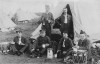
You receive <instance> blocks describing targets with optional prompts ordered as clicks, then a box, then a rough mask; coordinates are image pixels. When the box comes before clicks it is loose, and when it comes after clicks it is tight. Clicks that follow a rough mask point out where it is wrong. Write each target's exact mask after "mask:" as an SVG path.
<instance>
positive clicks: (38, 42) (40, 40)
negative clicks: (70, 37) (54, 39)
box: [35, 36, 50, 48]
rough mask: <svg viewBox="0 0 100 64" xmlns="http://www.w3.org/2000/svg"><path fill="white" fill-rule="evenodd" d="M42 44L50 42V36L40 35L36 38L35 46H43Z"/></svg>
mask: <svg viewBox="0 0 100 64" xmlns="http://www.w3.org/2000/svg"><path fill="white" fill-rule="evenodd" d="M42 44H50V38H49V37H48V36H45V37H41V36H39V37H38V38H37V40H36V44H35V46H36V47H35V48H41V47H42Z"/></svg>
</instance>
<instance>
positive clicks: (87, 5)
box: [51, 0, 100, 39]
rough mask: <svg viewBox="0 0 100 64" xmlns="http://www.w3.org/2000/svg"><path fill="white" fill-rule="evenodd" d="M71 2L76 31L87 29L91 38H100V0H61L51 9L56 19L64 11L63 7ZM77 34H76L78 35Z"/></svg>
mask: <svg viewBox="0 0 100 64" xmlns="http://www.w3.org/2000/svg"><path fill="white" fill-rule="evenodd" d="M67 4H69V5H70V8H71V12H72V17H73V25H74V33H77V34H80V31H81V30H83V31H85V32H86V33H87V34H88V35H89V36H90V38H92V39H100V30H99V29H100V25H99V23H100V19H99V17H100V13H99V11H100V5H99V4H100V1H99V0H70V1H68V0H65V1H60V2H59V3H58V5H57V6H55V8H53V9H52V10H51V12H52V13H53V15H54V18H55V19H56V18H57V17H59V16H60V15H61V13H62V10H63V8H64V7H65V6H66V5H67ZM77 34H75V36H77Z"/></svg>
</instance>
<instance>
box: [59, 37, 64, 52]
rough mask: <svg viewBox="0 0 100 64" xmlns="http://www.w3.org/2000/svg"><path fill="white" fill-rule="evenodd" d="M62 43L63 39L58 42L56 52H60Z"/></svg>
mask: <svg viewBox="0 0 100 64" xmlns="http://www.w3.org/2000/svg"><path fill="white" fill-rule="evenodd" d="M62 41H63V38H61V39H60V42H59V44H58V50H61V46H62V45H61V44H62Z"/></svg>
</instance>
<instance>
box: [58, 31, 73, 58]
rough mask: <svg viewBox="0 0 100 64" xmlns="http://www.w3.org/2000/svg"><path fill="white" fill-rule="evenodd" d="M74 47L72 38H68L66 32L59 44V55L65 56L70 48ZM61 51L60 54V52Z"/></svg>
mask: <svg viewBox="0 0 100 64" xmlns="http://www.w3.org/2000/svg"><path fill="white" fill-rule="evenodd" d="M72 47H73V43H72V40H71V39H70V38H68V35H67V33H66V32H64V33H63V37H62V38H61V40H60V42H59V45H58V51H57V53H58V55H57V56H58V57H60V58H64V57H65V56H66V53H68V50H69V49H71V48H72ZM59 52H60V54H59Z"/></svg>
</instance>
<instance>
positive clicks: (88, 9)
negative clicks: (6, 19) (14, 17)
mask: <svg viewBox="0 0 100 64" xmlns="http://www.w3.org/2000/svg"><path fill="white" fill-rule="evenodd" d="M0 2H1V3H3V4H0V6H2V8H5V10H4V11H6V10H7V11H12V10H13V11H15V10H16V9H17V10H18V8H19V7H21V9H23V10H27V11H30V12H33V13H36V12H45V8H44V7H45V4H48V3H49V4H51V12H52V13H53V15H54V18H55V19H56V18H57V17H59V16H60V15H61V13H62V10H63V8H64V7H65V6H66V5H67V4H69V5H70V8H71V12H72V16H73V23H74V32H75V33H77V34H79V33H80V30H84V31H85V32H86V33H87V34H88V35H90V37H91V38H96V39H98V38H100V33H99V32H100V30H99V29H100V25H99V23H100V19H99V17H100V13H99V11H100V5H99V4H100V1H99V0H14V1H13V0H9V1H7V0H0ZM5 2H6V3H5ZM8 3H9V4H8ZM4 5H6V6H4ZM8 6H10V7H8ZM11 8H12V9H11ZM33 18H34V17H33Z"/></svg>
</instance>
